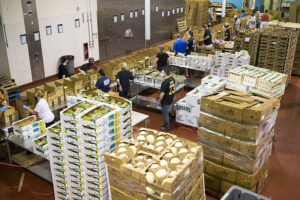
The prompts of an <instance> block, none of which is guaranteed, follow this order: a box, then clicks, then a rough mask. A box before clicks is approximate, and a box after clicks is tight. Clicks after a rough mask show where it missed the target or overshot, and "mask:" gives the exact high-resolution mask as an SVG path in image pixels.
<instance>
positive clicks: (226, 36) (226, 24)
mask: <svg viewBox="0 0 300 200" xmlns="http://www.w3.org/2000/svg"><path fill="white" fill-rule="evenodd" d="M224 28H225V37H224V40H225V41H230V40H231V33H230V27H229V24H228V23H227V22H226V23H225V24H224Z"/></svg>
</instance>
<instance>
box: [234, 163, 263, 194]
mask: <svg viewBox="0 0 300 200" xmlns="http://www.w3.org/2000/svg"><path fill="white" fill-rule="evenodd" d="M268 166H269V161H266V163H265V164H264V166H262V167H261V168H260V169H259V170H257V172H255V173H254V174H248V173H244V172H241V171H237V173H236V184H237V185H239V186H242V187H245V188H246V189H250V190H251V189H252V188H253V187H254V186H256V185H257V183H258V182H259V180H260V178H261V177H262V176H263V175H264V174H265V172H266V171H267V169H268Z"/></svg>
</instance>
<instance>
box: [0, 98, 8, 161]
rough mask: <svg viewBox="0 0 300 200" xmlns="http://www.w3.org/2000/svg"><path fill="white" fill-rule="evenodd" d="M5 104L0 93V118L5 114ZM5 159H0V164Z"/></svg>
mask: <svg viewBox="0 0 300 200" xmlns="http://www.w3.org/2000/svg"><path fill="white" fill-rule="evenodd" d="M6 104H7V102H6V100H5V97H4V95H3V94H2V93H1V92H0V105H1V108H0V116H1V115H2V113H3V112H5V111H6V110H7V106H6ZM4 160H5V157H0V162H2V161H4Z"/></svg>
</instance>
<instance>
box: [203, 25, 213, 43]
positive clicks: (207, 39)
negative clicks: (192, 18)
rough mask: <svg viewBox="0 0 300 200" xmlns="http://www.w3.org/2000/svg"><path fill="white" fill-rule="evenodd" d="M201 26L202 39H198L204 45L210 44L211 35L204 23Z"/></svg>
mask: <svg viewBox="0 0 300 200" xmlns="http://www.w3.org/2000/svg"><path fill="white" fill-rule="evenodd" d="M202 28H203V30H204V36H203V38H202V39H200V41H203V42H204V45H206V46H210V45H212V35H211V31H210V29H209V28H208V27H207V25H206V24H204V25H203V26H202Z"/></svg>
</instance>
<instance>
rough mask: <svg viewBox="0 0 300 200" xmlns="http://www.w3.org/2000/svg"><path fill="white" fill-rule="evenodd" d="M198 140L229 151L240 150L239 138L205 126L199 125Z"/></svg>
mask: <svg viewBox="0 0 300 200" xmlns="http://www.w3.org/2000/svg"><path fill="white" fill-rule="evenodd" d="M198 142H201V143H204V144H207V145H210V146H211V147H215V148H219V149H220V150H224V151H227V152H233V153H236V152H238V151H239V140H236V139H234V138H230V137H226V136H224V135H222V134H219V133H217V132H214V131H212V130H209V129H206V128H204V127H198Z"/></svg>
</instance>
